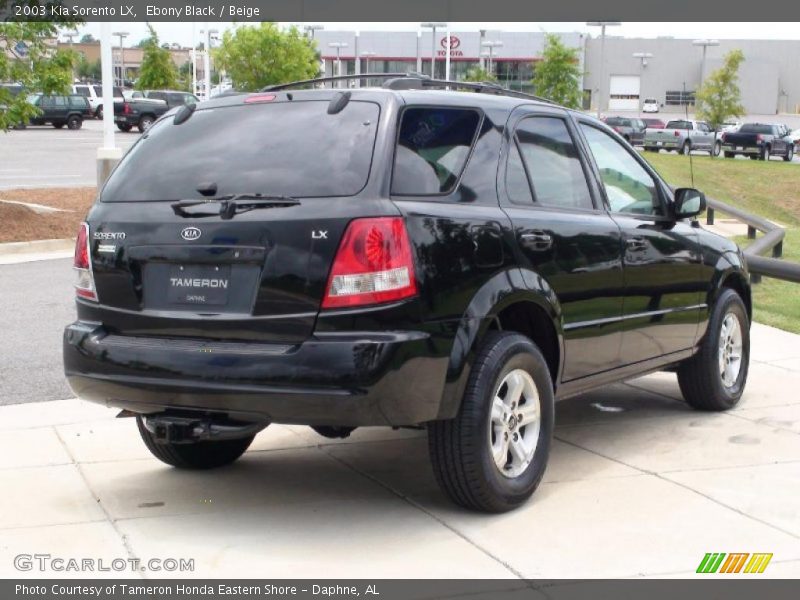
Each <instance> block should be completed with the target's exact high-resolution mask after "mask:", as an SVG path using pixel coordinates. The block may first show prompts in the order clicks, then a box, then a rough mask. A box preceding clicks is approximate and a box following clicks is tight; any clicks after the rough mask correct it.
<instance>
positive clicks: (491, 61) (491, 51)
mask: <svg viewBox="0 0 800 600" xmlns="http://www.w3.org/2000/svg"><path fill="white" fill-rule="evenodd" d="M502 45H503V42H500V41H494V42H481V46H483V47H484V48H488V49H489V65H488V68H487V69H486V72H487V73H489V75H492V74H493V72H492V69H494V49H495V48H499V47H500V46H502Z"/></svg>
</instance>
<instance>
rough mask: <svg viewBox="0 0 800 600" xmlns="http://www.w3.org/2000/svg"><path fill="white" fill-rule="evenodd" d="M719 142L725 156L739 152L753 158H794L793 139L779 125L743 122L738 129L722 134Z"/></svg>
mask: <svg viewBox="0 0 800 600" xmlns="http://www.w3.org/2000/svg"><path fill="white" fill-rule="evenodd" d="M721 142H722V151H723V152H724V153H725V158H733V157H734V156H736V155H739V154H741V155H744V156H749V157H750V158H751V159H753V160H756V159H760V160H769V159H770V158H772V157H773V156H780V157H783V160H785V161H786V162H790V161H791V160H792V158H794V141H793V140H792V139H791V136H790V135H789V134H787V133H786V131H785V129H784V128H783V126H781V125H775V124H770V123H745V124H744V125H742V126H741V127H740V128H739V130H738V131H731V132H727V133H725V134H723V136H722V139H721Z"/></svg>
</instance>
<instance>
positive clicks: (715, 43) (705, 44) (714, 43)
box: [692, 39, 719, 85]
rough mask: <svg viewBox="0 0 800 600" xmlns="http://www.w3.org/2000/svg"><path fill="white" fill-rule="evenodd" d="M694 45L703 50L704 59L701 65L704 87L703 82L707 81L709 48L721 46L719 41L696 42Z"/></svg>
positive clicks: (703, 40)
mask: <svg viewBox="0 0 800 600" xmlns="http://www.w3.org/2000/svg"><path fill="white" fill-rule="evenodd" d="M692 45H693V46H700V47H701V48H703V59H702V62H701V63H700V85H703V81H705V79H706V51H707V50H708V47H709V46H719V40H706V39H702V40H694V41H693V42H692Z"/></svg>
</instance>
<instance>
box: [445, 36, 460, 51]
mask: <svg viewBox="0 0 800 600" xmlns="http://www.w3.org/2000/svg"><path fill="white" fill-rule="evenodd" d="M440 43H441V45H442V48H444V49H445V50H447V36H444V37H443V38H442V41H441V42H440ZM460 45H461V40H460V39H458V38H457V37H456V36H454V35H451V36H450V50H455V49H456V48H458V47H459V46H460Z"/></svg>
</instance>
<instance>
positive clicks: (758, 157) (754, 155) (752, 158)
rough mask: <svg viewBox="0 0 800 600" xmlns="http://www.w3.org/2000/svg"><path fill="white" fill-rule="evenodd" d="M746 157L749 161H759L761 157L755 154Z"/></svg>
mask: <svg viewBox="0 0 800 600" xmlns="http://www.w3.org/2000/svg"><path fill="white" fill-rule="evenodd" d="M747 156H749V157H750V160H761V157H760V156H758V155H757V154H748V155H747Z"/></svg>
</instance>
